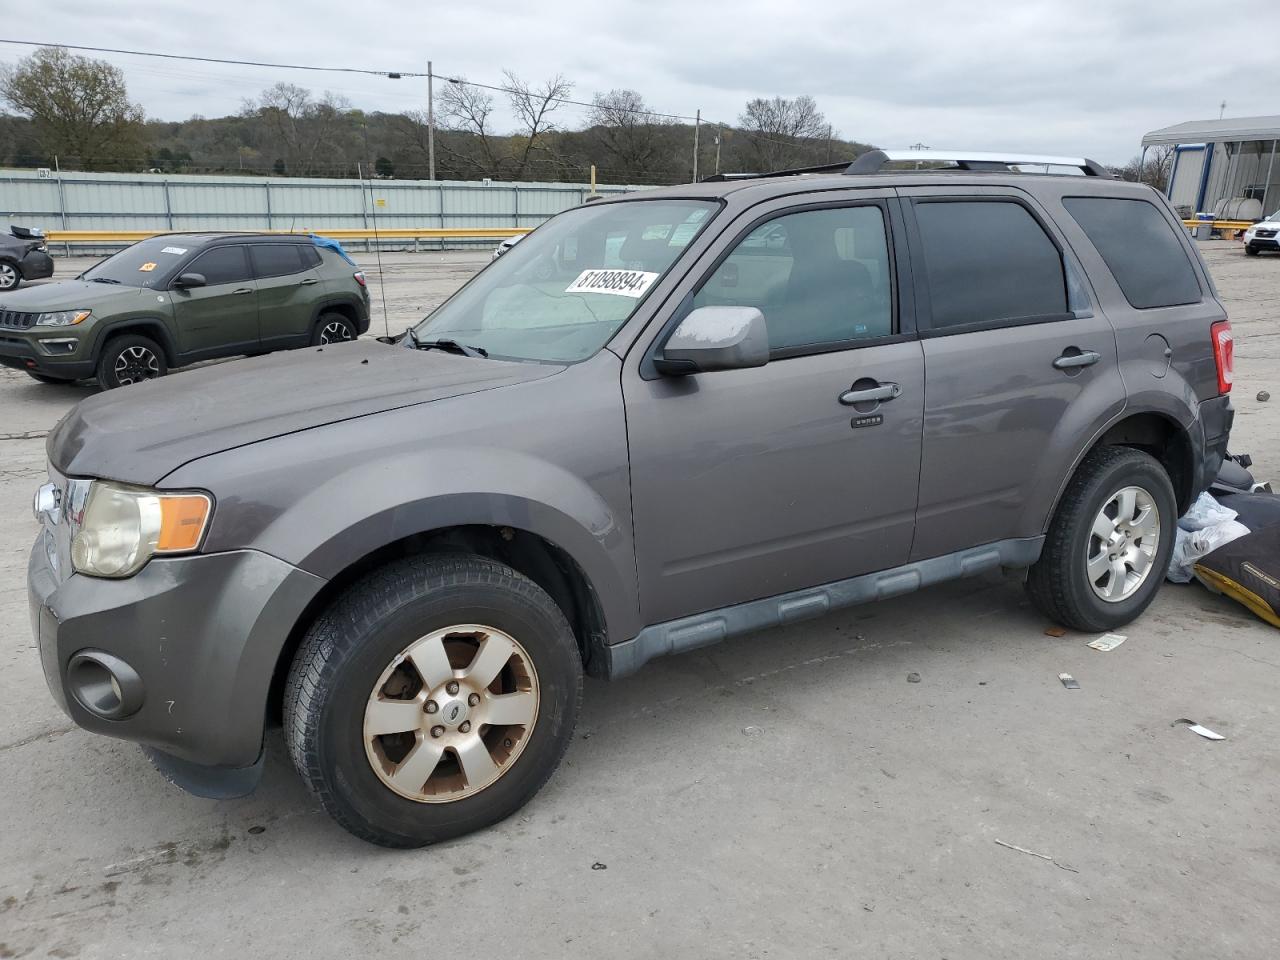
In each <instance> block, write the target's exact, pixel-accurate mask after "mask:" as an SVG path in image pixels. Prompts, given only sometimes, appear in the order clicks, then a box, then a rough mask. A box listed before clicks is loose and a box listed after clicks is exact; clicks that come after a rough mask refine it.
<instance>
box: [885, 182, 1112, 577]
mask: <svg viewBox="0 0 1280 960" xmlns="http://www.w3.org/2000/svg"><path fill="white" fill-rule="evenodd" d="M901 193H902V194H903V195H904V196H906V197H909V198H910V199H909V201H908V202H906V203H904V206H903V212H904V214H905V216H906V221H907V225H908V229H909V230H910V231H912V233H911V249H912V253H913V254H914V256H915V259H914V261H913V267H912V273H913V276H914V277H915V281H916V305H917V308H916V316H917V320H918V323H919V328H920V338H921V339H920V342H921V344H923V346H924V364H925V407H924V450H923V457H922V459H921V473H920V505H919V509H918V511H917V518H916V538H915V546H914V547H913V549H912V557H911V559H912V560H923V559H926V558H928V557H936V556H941V555H942V554H945V553H951V552H953V551H956V550H962V549H966V548H968V547H974V546H978V545H980V544H985V543H993V542H995V541H999V540H1009V539H1022V538H1029V537H1036V536H1039V535H1040V534H1041V533H1043V531H1044V526H1045V523H1046V522H1047V520H1048V515H1049V512H1050V511H1051V510H1052V508H1053V504H1054V501H1055V498H1056V497H1057V494H1058V491H1059V490H1060V489H1061V487H1062V483H1063V478H1064V477H1067V476H1069V475H1070V473H1071V469H1072V467H1073V465H1074V462H1075V460H1076V458H1077V457H1078V456H1079V455H1080V454H1082V453H1083V445H1084V444H1086V443H1088V442H1089V441H1090V440H1091V439H1092V438H1093V437H1095V436H1096V435H1097V432H1098V431H1099V430H1100V429H1101V428H1102V426H1103V425H1104V424H1105V423H1107V422H1108V420H1110V418H1112V417H1113V416H1115V415H1116V414H1118V413H1119V412H1120V411H1121V410H1122V409H1123V408H1124V402H1125V390H1124V384H1123V383H1122V382H1121V380H1120V372H1119V368H1118V366H1117V363H1116V341H1115V332H1114V330H1113V329H1112V327H1111V324H1110V322H1109V321H1108V320H1107V317H1106V316H1105V315H1104V314H1103V313H1102V312H1101V311H1100V310H1099V309H1098V308H1097V307H1096V306H1095V305H1094V303H1093V301H1092V299H1091V297H1090V295H1089V292H1088V290H1087V288H1086V287H1085V285H1084V283H1083V281H1082V280H1081V279H1080V278H1082V277H1083V276H1084V273H1083V271H1082V270H1081V268H1080V266H1079V265H1078V264H1077V263H1076V261H1075V257H1074V255H1073V254H1072V253H1071V252H1070V250H1069V249H1068V248H1067V246H1066V245H1065V244H1064V243H1063V242H1062V241H1061V239H1060V238H1059V237H1058V235H1057V233H1056V232H1055V231H1054V230H1053V229H1052V227H1051V226H1050V221H1049V218H1048V217H1046V216H1044V214H1043V211H1041V210H1040V209H1039V207H1038V206H1037V205H1035V204H1034V203H1033V202H1032V200H1031V198H1029V197H1027V196H1026V195H1023V194H1019V193H1018V192H1016V191H1010V190H1008V189H1006V188H997V187H983V188H974V187H967V188H965V191H964V194H963V195H956V191H954V190H948V188H945V187H915V188H911V189H904V190H902V191H901Z"/></svg>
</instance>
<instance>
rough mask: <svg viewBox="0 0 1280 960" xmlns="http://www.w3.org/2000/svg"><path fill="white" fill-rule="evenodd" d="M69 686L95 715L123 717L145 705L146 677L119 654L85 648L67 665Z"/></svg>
mask: <svg viewBox="0 0 1280 960" xmlns="http://www.w3.org/2000/svg"><path fill="white" fill-rule="evenodd" d="M67 689H68V690H69V691H70V692H71V695H72V696H74V697H75V699H76V702H77V703H79V704H80V706H82V707H84V708H85V709H86V710H88V711H89V712H90V713H92V714H93V715H94V716H97V717H102V718H104V719H106V720H123V719H125V718H126V717H129V716H132V715H133V714H135V713H137V712H138V710H139V709H140V708H141V707H142V701H143V688H142V678H141V677H139V676H138V674H137V671H135V670H134V669H133V667H131V666H129V664H127V663H125V662H124V661H123V660H121V659H120V658H119V657H116V656H113V655H111V654H109V653H105V652H103V651H101V650H82V651H80V652H79V653H77V654H76V655H75V656H73V657H72V658H71V661H70V663H68V664H67Z"/></svg>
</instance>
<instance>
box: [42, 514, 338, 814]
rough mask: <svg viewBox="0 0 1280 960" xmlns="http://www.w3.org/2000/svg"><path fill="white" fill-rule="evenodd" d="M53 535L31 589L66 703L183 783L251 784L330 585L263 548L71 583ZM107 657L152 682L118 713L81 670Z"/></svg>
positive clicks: (85, 721) (133, 677)
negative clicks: (291, 663)
mask: <svg viewBox="0 0 1280 960" xmlns="http://www.w3.org/2000/svg"><path fill="white" fill-rule="evenodd" d="M48 536H49V534H48V532H46V531H43V530H42V531H41V534H40V537H39V538H38V539H37V541H36V543H35V545H34V547H33V548H32V551H31V557H30V561H29V564H28V572H27V590H28V600H29V604H30V613H31V623H32V629H33V631H34V633H35V637H36V645H37V647H38V649H39V651H40V661H41V665H42V666H43V668H44V674H45V680H46V682H47V683H48V685H49V690H50V692H51V693H52V694H53V698H54V700H55V701H57V703H58V705H59V706H60V707H62V709H63V710H64V711H65V712H66V713H67V715H68V716H69V717H70V718H71V719H72V720H73V721H75V722H76V723H77V724H78V725H79V726H81V727H84V728H85V729H86V730H90V731H93V732H94V733H101V734H104V735H106V736H110V737H119V738H120V739H123V740H132V741H134V742H137V743H140V744H142V745H143V746H145V747H148V748H150V752H152V753H153V760H155V761H156V764H157V766H159V767H160V768H161V769H162V771H163V772H165V774H166V775H167V776H169V778H170V779H171V780H173V781H174V782H176V783H178V784H179V785H181V786H184V787H186V788H188V789H191V790H193V791H198V792H200V793H201V794H202V795H206V796H208V795H211V793H215V792H216V791H217V789H218V784H222V785H223V788H224V789H226V788H227V785H235V784H239V785H241V786H243V785H244V784H246V783H248V786H249V788H250V789H251V788H252V782H251V781H252V780H253V779H255V777H254V774H253V771H252V770H251V769H250V768H254V767H255V766H256V765H257V763H258V760H259V757H260V755H261V752H262V734H263V728H264V726H265V719H266V707H267V700H268V695H269V691H270V687H271V683H272V679H273V676H274V673H275V668H276V662H277V660H278V658H279V655H280V651H281V650H282V649H283V647H284V643H285V640H286V639H287V638H288V636H289V633H290V631H291V630H292V629H293V627H294V625H295V624H296V623H297V621H298V618H299V616H300V615H301V614H302V612H303V610H304V609H305V608H306V605H307V604H308V603H309V602H310V601H311V599H312V598H313V597H314V596H315V595H316V592H317V591H318V590H319V589H320V587H321V586H322V585H323V584H324V581H323V580H322V579H321V578H319V577H316V576H314V575H312V574H309V573H306V572H304V571H302V570H299V569H297V568H296V567H293V566H291V565H290V564H287V563H285V562H284V561H283V560H277V559H276V558H275V557H271V556H268V555H267V554H264V553H259V552H257V551H254V550H239V551H233V552H228V553H217V554H205V555H196V556H189V557H182V558H174V559H167V560H152V561H151V562H150V563H149V564H147V566H146V567H144V568H143V569H142V570H141V571H140V572H139V573H138V574H137V575H135V576H133V577H129V578H127V579H124V580H103V579H98V578H95V577H85V576H80V575H77V574H72V575H70V576H67V577H65V578H60V577H59V574H58V573H57V571H56V569H55V567H54V564H53V562H51V560H50V556H49V554H50V550H49V546H48V539H47V538H48ZM103 654H106V655H109V657H111V658H116V660H118V661H122V662H123V664H124V665H125V666H126V667H127V668H129V670H130V671H131V674H130V682H131V683H133V684H134V686H133V687H129V688H128V689H130V690H136V689H139V688H140V702H139V704H138V705H137V706H136V707H131V709H132V712H131V713H128V714H127V715H125V716H120V717H117V718H114V719H113V718H108V717H106V716H103V715H101V713H100V712H95V711H93V710H90V709H89V708H87V707H86V706H85V704H84V703H83V702H82V699H84V694H83V690H84V688H83V687H78V686H77V681H76V679H75V678H73V677H72V676H71V675H69V667H72V666H74V663H75V661H77V660H83V659H84V658H85V656H86V655H88V656H91V657H101V656H102V655H103ZM77 655H79V657H77ZM112 662H115V661H112ZM78 690H79V691H80V693H79V694H78V693H77V691H78ZM155 751H159V752H160V753H161V754H163V755H165V756H160V757H157V756H155V755H154V752H155ZM166 758H167V759H168V760H169V761H170V762H166ZM241 792H243V790H242V791H241Z"/></svg>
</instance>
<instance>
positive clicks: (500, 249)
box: [493, 233, 524, 260]
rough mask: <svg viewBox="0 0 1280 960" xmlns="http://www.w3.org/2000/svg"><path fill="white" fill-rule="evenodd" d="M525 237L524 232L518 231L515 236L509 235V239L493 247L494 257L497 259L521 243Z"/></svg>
mask: <svg viewBox="0 0 1280 960" xmlns="http://www.w3.org/2000/svg"><path fill="white" fill-rule="evenodd" d="M523 237H524V234H523V233H517V234H516V235H515V236H514V237H507V239H505V240H503V241H502V242H501V243H500V244H498V245H497V246H496V247H494V248H493V259H494V260H497V259H498V258H499V257H500V256H502V255H503V254H504V253H506V252H507V251H508V250H510V249H511V248H512V247H514V246H515V245H516V244H517V243H519V242H520V240H521V239H522V238H523Z"/></svg>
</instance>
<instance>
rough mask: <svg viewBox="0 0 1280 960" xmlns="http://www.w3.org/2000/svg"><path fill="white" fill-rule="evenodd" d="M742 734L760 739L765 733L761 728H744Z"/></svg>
mask: <svg viewBox="0 0 1280 960" xmlns="http://www.w3.org/2000/svg"><path fill="white" fill-rule="evenodd" d="M742 732H743V734H744V735H746V736H748V737H758V736H760V734H762V733H764V730H763V729H761V728H760V727H743V728H742Z"/></svg>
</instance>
